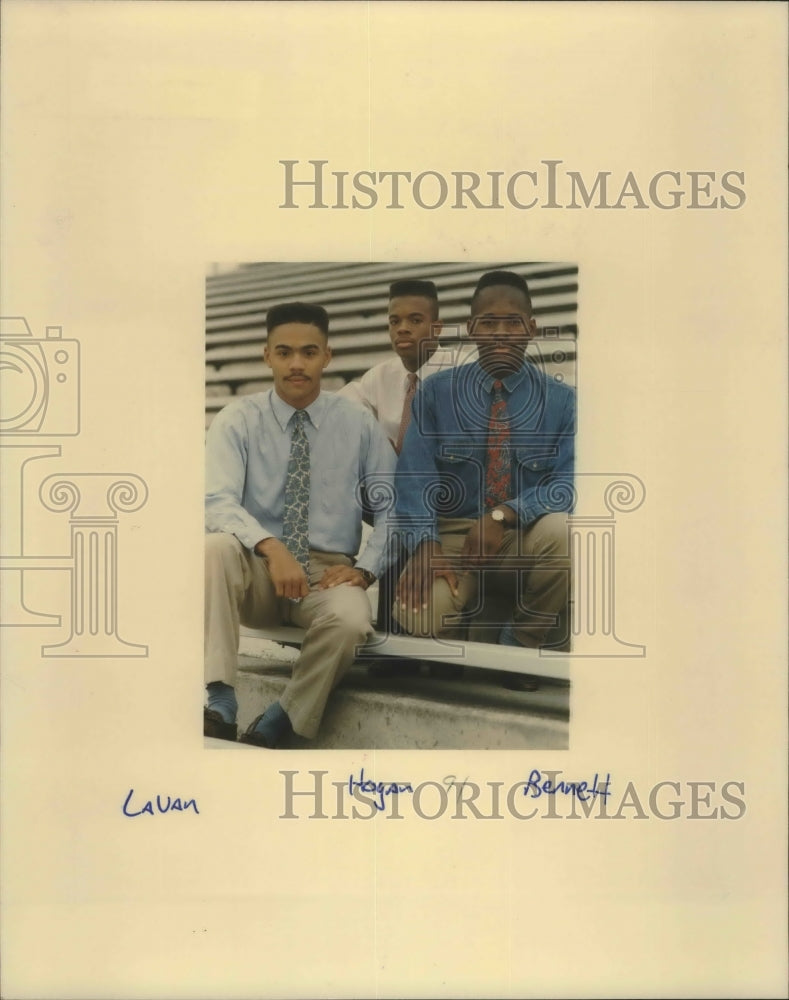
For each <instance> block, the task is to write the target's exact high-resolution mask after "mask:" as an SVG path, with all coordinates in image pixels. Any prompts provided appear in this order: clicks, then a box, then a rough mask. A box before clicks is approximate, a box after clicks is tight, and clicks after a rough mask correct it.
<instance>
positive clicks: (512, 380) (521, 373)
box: [474, 359, 529, 394]
mask: <svg viewBox="0 0 789 1000" xmlns="http://www.w3.org/2000/svg"><path fill="white" fill-rule="evenodd" d="M528 364H529V362H527V361H526V360H525V359H524V361H523V364H522V365H521V366H520V368H519V369H518V370H517V371H514V372H511V373H510V374H509V375H507V377H506V378H502V379H496V378H495V377H494V376H493V375H491V374H490V372H486V371H485V369H484V368H483V367H482V365H481V364H480V363H479V362H478V361H475V362H474V366H475V367H476V369H477V372H478V377H479V380H480V384H481V385H482V388H483V389H484V390H485V392H493V383H494V382H501V383H502V384H503V386H504V388H505V389H506V390H507V393H508V394H509V393H511V392H513V391H514V390H515V389H517V387H518V386H519V385H520V384H521V382H523V380H524V379H526V378H527V377H528V371H527V366H528Z"/></svg>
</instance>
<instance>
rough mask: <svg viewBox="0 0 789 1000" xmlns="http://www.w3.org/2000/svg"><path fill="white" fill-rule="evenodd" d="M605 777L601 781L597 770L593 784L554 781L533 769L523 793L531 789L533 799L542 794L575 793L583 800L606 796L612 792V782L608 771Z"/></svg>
mask: <svg viewBox="0 0 789 1000" xmlns="http://www.w3.org/2000/svg"><path fill="white" fill-rule="evenodd" d="M554 773H557V772H554ZM559 773H560V772H559ZM605 777H606V780H605V781H599V778H600V776H599V774H598V773H597V771H595V773H594V781H593V782H592V783H591V784H589V782H588V781H557V782H555V783H554V782H553V781H551V779H550V778H545V779H543V776H542V773H541V772H540V771H537V770H533V771H532V772H531V774H530V775H529V780H528V781H527V782H526V784H525V785H524V786H523V794H524V795H528V794H529V791H531V796H530V797H531V798H533V799H538V798H539V797H540V796H541V795H575V796H577V797H578V798H579V799H580V800H581V801H582V802H586V801H588V800H589V799H590V798H593V797H594V796H595V795H602V796H603V798H606V797H607V796H609V795H610V794H611V792H610V791H609V789H608V786H609V785H610V784H611V775H610V773H607V774H606V776H605Z"/></svg>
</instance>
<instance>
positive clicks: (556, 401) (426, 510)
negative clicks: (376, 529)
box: [395, 361, 575, 551]
mask: <svg viewBox="0 0 789 1000" xmlns="http://www.w3.org/2000/svg"><path fill="white" fill-rule="evenodd" d="M493 382H494V379H493V376H492V375H490V374H488V373H487V372H486V371H485V370H484V369H483V368H482V367H481V366H480V365H479V363H478V362H475V363H474V364H468V365H461V366H459V367H457V368H448V369H446V370H444V371H442V372H438V373H436V374H435V375H431V376H429V377H428V378H427V379H425V381H424V382H423V383H422V385H421V386H420V388H419V389H418V391H417V393H416V395H415V396H414V401H413V405H412V411H411V412H412V416H411V423H410V426H409V428H408V432H407V434H406V437H405V440H404V442H403V449H402V453H401V455H400V458H399V461H398V464H397V472H396V476H395V487H396V506H395V527H396V529H397V530H398V534H399V536H400V540H401V542H402V543H403V544H405V546H406V548H407V549H408V550H409V551H413V549H414V548H415V547H416V545H417V544H418V543H419V542H421V541H424V540H428V539H432V540H434V541H438V526H437V521H438V518H439V517H458V518H464V517H467V518H478V517H481V516H482V514H483V513H484V512H485V496H484V488H485V460H486V450H487V437H488V420H489V414H490V406H491V398H492V393H493ZM503 386H504V396H505V399H506V401H507V414H508V417H509V422H510V444H509V448H510V471H511V483H512V488H513V494H512V496H511V497H510V498H508V499H507V500H505V501H504V502H505V503H506V504H507V505H508V506H510V507H512V509H513V510H514V511H515V512H516V513H517V515H518V518H519V521H520V524H521V526H522V527H524V528H526V527H528V526H529V525H530V524H531V523H532V522H533V521H536V520H537V518H539V517H542V515H543V514H547V513H551V512H555V511H569V510H571V509H572V505H573V499H574V491H573V488H572V480H573V468H574V454H575V447H574V445H575V390H574V389H572V388H570V387H569V386H567V385H564V384H563V383H560V382H557V381H555V380H554V379H552V378H550V377H549V376H547V375H545V374H544V373H543V372H541V371H540V370H539V369H538V368H537V367H536V366H535V365H534V364H532V363H531V362H530V361H524V363H523V365H522V367H521V368H520V369H519V370H518V371H516V372H514V373H512V374H511V375H508V376H507V377H506V378H504V379H503Z"/></svg>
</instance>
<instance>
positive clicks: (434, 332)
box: [430, 319, 444, 340]
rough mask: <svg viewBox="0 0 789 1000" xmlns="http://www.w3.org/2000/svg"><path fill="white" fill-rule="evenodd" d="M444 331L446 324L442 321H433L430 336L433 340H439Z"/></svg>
mask: <svg viewBox="0 0 789 1000" xmlns="http://www.w3.org/2000/svg"><path fill="white" fill-rule="evenodd" d="M443 329H444V324H443V323H442V322H441V320H440V319H436V320H433V322H432V323H431V324H430V336H431V338H432V339H433V340H438V338H439V337H440V336H441V331H442V330H443Z"/></svg>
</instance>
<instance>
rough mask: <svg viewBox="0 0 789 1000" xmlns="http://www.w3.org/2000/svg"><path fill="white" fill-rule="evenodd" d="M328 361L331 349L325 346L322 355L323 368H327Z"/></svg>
mask: <svg viewBox="0 0 789 1000" xmlns="http://www.w3.org/2000/svg"><path fill="white" fill-rule="evenodd" d="M330 361H331V348H330V347H329V345H328V344H327V345H326V348H325V351H324V355H323V367H324V368H327V367H328V364H329V362H330Z"/></svg>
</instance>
